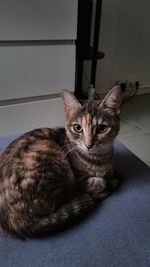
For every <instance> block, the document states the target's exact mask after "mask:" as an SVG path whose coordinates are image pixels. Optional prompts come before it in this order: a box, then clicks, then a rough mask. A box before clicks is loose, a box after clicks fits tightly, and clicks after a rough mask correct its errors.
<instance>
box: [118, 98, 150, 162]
mask: <svg viewBox="0 0 150 267" xmlns="http://www.w3.org/2000/svg"><path fill="white" fill-rule="evenodd" d="M118 140H119V141H121V143H123V144H124V145H125V146H126V147H128V148H129V149H130V150H131V151H132V152H133V153H134V154H136V155H137V156H138V157H139V158H140V159H141V160H143V161H144V162H145V163H146V164H147V165H149V166H150V94H149V95H140V96H136V97H135V98H133V99H131V100H129V102H127V103H126V104H124V105H123V106H122V111H121V129H120V133H119V136H118Z"/></svg>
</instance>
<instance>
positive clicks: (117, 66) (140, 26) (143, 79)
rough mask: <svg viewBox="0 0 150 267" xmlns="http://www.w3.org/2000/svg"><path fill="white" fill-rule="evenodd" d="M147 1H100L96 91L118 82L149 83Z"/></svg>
mask: <svg viewBox="0 0 150 267" xmlns="http://www.w3.org/2000/svg"><path fill="white" fill-rule="evenodd" d="M149 12H150V1H148V0H143V1H136V0H132V1H130V0H113V1H112V0H103V6H102V18H101V31H100V45H99V48H100V50H101V51H104V52H105V54H106V56H105V58H104V59H102V60H100V61H99V62H98V68H97V79H96V88H97V91H99V92H103V91H105V90H107V89H109V88H110V87H111V86H113V84H114V83H115V82H116V81H118V80H129V81H130V80H132V81H134V80H139V82H140V84H141V85H143V86H145V85H149V84H150V17H149Z"/></svg>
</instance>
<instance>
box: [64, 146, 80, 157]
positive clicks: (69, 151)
mask: <svg viewBox="0 0 150 267" xmlns="http://www.w3.org/2000/svg"><path fill="white" fill-rule="evenodd" d="M76 148H77V146H74V147H73V148H71V149H70V150H68V151H67V153H65V154H64V158H66V156H67V155H68V154H69V153H71V152H72V151H73V150H75V149H76Z"/></svg>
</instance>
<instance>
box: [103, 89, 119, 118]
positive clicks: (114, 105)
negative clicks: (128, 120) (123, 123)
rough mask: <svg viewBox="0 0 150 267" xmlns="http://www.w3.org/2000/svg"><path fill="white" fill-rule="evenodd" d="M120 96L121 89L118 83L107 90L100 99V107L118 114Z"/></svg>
mask: <svg viewBox="0 0 150 267" xmlns="http://www.w3.org/2000/svg"><path fill="white" fill-rule="evenodd" d="M121 97H122V89H121V87H120V86H119V85H116V86H114V87H113V88H112V89H111V90H110V91H109V92H108V94H107V95H106V96H105V98H104V99H103V100H102V102H101V104H100V107H102V108H107V109H111V110H114V111H115V112H116V113H117V114H118V115H119V114H120V105H121Z"/></svg>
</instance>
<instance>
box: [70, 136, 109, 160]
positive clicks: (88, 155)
mask: <svg viewBox="0 0 150 267" xmlns="http://www.w3.org/2000/svg"><path fill="white" fill-rule="evenodd" d="M67 144H68V157H69V158H70V159H72V160H75V159H76V158H77V159H78V160H79V159H82V161H85V162H88V163H93V164H97V165H102V164H105V163H108V162H111V161H112V157H113V142H109V143H105V144H102V145H99V146H98V149H97V150H96V151H95V152H93V153H92V152H85V151H83V150H81V149H79V148H78V147H76V148H74V149H73V146H72V143H71V142H69V140H67ZM69 151H70V152H69Z"/></svg>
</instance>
